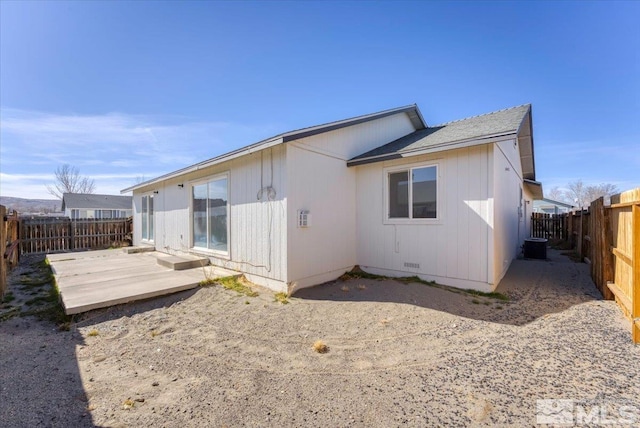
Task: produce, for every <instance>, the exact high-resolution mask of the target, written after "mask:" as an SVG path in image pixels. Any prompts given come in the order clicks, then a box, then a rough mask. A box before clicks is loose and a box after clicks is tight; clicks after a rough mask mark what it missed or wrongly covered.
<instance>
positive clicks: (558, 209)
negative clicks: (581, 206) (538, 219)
mask: <svg viewBox="0 0 640 428" xmlns="http://www.w3.org/2000/svg"><path fill="white" fill-rule="evenodd" d="M574 208H575V207H574V206H573V205H571V204H567V203H565V202H561V201H555V200H553V199H549V198H542V199H539V200H535V201H533V212H534V213H545V214H563V213H568V212H570V211H571V210H572V209H574Z"/></svg>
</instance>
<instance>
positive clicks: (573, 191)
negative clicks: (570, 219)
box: [565, 179, 587, 208]
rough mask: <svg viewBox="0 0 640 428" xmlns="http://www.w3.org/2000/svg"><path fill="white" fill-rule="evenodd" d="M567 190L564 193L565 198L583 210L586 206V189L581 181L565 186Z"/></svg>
mask: <svg viewBox="0 0 640 428" xmlns="http://www.w3.org/2000/svg"><path fill="white" fill-rule="evenodd" d="M567 188H568V190H567V191H566V192H565V198H566V199H567V200H568V201H569V202H571V204H573V205H575V206H576V207H578V208H583V207H584V206H585V205H586V204H587V200H586V197H587V195H586V191H587V188H586V186H585V185H584V183H583V182H582V180H581V179H578V180H576V181H572V182H571V183H569V184H567Z"/></svg>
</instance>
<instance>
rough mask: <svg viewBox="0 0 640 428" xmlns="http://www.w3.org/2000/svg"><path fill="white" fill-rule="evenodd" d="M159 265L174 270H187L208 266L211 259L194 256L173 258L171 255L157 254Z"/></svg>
mask: <svg viewBox="0 0 640 428" xmlns="http://www.w3.org/2000/svg"><path fill="white" fill-rule="evenodd" d="M157 257H158V264H159V265H160V266H164V267H167V268H169V269H172V270H185V269H192V268H197V267H203V266H207V265H208V264H209V259H208V258H206V257H197V256H192V255H185V256H172V255H169V254H157Z"/></svg>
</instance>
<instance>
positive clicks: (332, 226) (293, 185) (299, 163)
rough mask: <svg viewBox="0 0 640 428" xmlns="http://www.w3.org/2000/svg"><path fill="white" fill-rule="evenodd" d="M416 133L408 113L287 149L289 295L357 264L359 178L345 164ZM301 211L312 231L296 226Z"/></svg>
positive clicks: (336, 131)
mask: <svg viewBox="0 0 640 428" xmlns="http://www.w3.org/2000/svg"><path fill="white" fill-rule="evenodd" d="M413 131H415V128H414V126H413V124H412V123H411V121H410V120H409V117H408V116H407V115H406V113H399V114H396V115H392V116H388V117H385V118H382V119H379V120H376V121H373V122H366V123H362V124H358V125H354V126H351V127H347V128H342V129H338V130H335V131H330V132H326V133H323V134H319V135H315V136H312V137H308V138H304V139H300V140H296V141H292V142H290V143H289V144H288V147H287V172H288V184H289V192H288V197H289V199H288V212H287V216H288V219H289V221H288V232H287V237H288V256H289V268H288V278H289V282H290V285H289V287H290V290H295V289H300V288H304V287H308V286H311V285H315V284H319V283H322V282H325V281H329V280H332V279H335V278H337V277H339V276H340V275H342V274H343V273H344V272H345V271H348V270H350V269H352V268H353V266H354V265H355V264H356V199H355V195H356V176H357V171H356V169H355V168H348V167H347V165H346V161H347V160H349V159H351V158H352V157H355V156H356V155H358V154H361V153H364V152H366V151H368V150H371V149H373V148H375V147H378V146H380V145H382V144H386V143H388V142H389V141H393V140H395V139H397V138H399V137H402V136H404V135H407V134H409V133H411V132H413ZM299 210H307V211H309V213H310V214H311V219H312V220H311V222H312V223H311V226H310V227H307V228H300V227H298V224H297V213H298V211H299Z"/></svg>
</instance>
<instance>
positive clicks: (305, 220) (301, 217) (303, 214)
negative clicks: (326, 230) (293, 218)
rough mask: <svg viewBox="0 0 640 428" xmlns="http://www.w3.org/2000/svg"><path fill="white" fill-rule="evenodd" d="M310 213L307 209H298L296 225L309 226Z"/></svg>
mask: <svg viewBox="0 0 640 428" xmlns="http://www.w3.org/2000/svg"><path fill="white" fill-rule="evenodd" d="M310 226H311V214H309V211H307V210H298V227H310Z"/></svg>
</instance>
